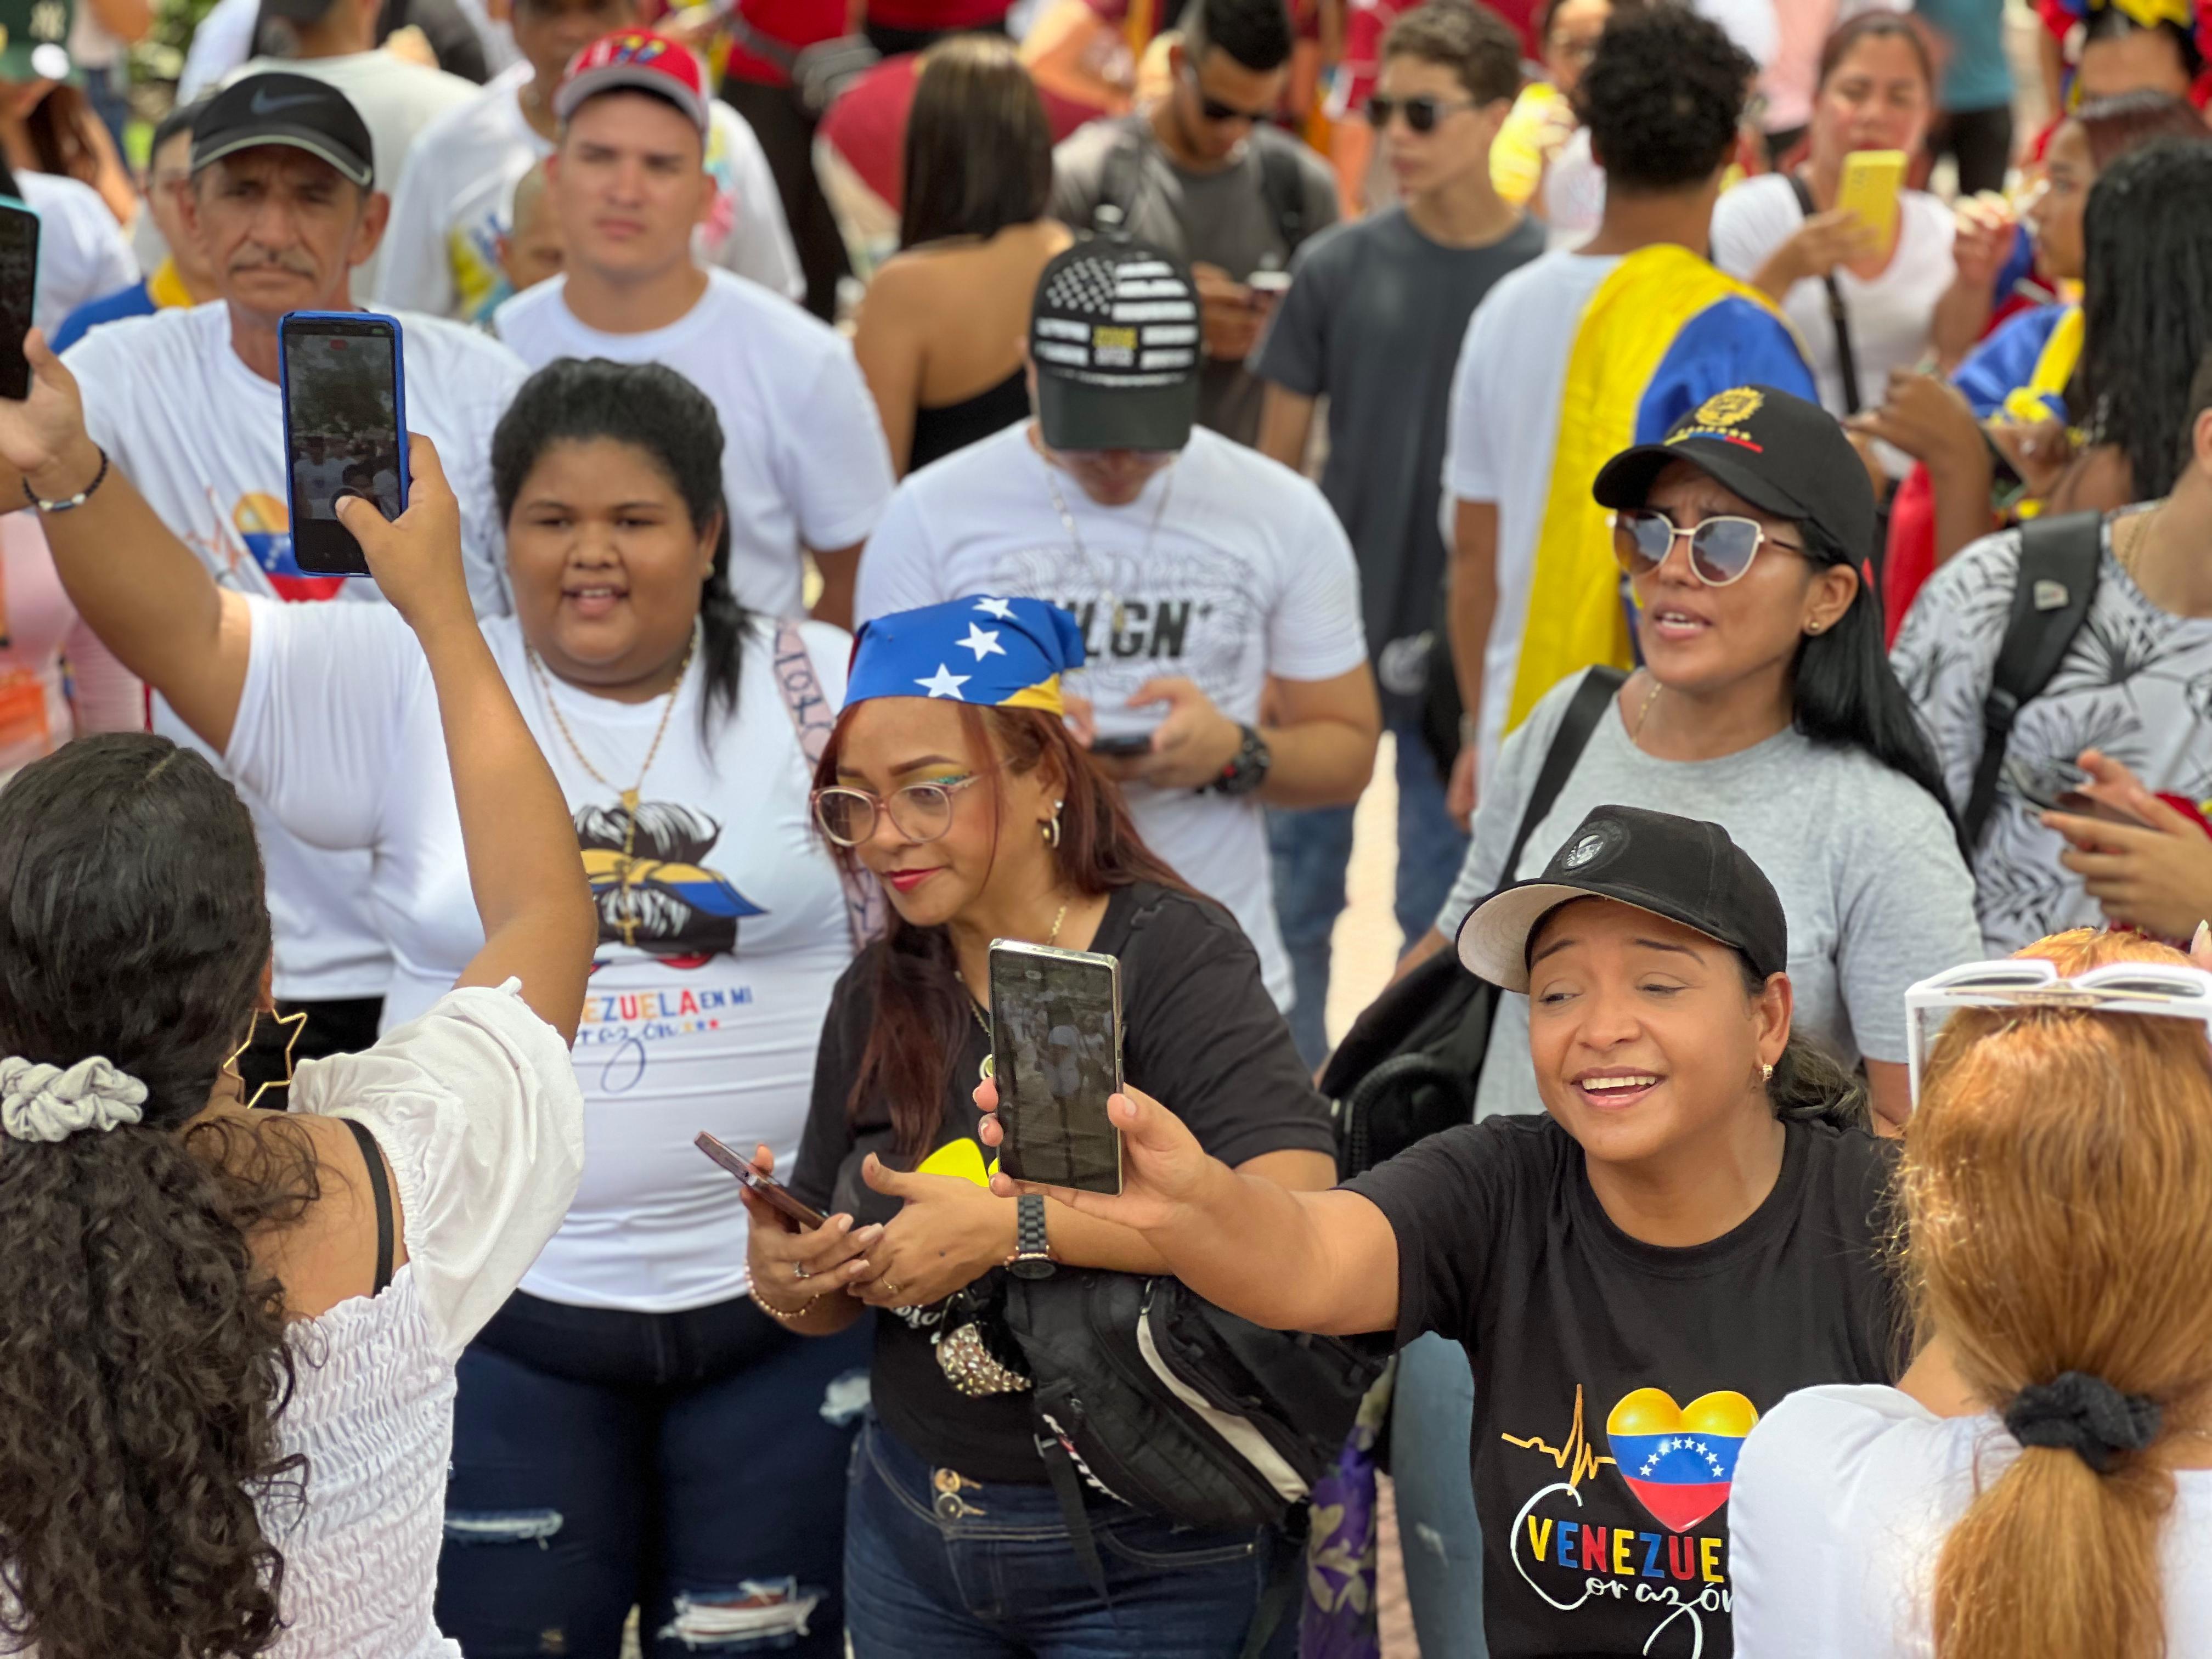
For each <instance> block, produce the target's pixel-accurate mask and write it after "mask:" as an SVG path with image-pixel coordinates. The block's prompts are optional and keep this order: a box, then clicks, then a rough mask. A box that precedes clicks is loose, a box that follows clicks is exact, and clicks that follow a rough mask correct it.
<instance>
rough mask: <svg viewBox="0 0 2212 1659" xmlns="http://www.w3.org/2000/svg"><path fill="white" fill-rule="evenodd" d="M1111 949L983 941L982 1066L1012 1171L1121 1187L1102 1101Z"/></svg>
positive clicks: (1116, 1133) (1117, 1072)
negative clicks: (988, 1055) (987, 1040)
mask: <svg viewBox="0 0 2212 1659" xmlns="http://www.w3.org/2000/svg"><path fill="white" fill-rule="evenodd" d="M1117 975H1118V969H1117V967H1116V964H1115V961H1114V959H1113V958H1112V957H1103V956H1093V955H1091V954H1089V953H1087V952H1080V951H1054V950H1049V949H1047V948H1045V947H1043V946H1040V945H1008V944H1006V943H1004V942H1000V943H997V944H994V945H992V946H991V1046H992V1054H993V1060H992V1071H993V1074H994V1076H995V1077H996V1078H997V1079H998V1084H999V1121H1000V1123H1001V1124H1002V1125H1003V1126H1004V1127H1005V1129H1006V1140H1005V1143H1004V1144H1003V1145H1002V1146H1000V1151H999V1166H1000V1169H1002V1170H1005V1171H1006V1174H1008V1175H1010V1176H1013V1177H1014V1178H1015V1179H1016V1180H1018V1181H1036V1182H1046V1183H1048V1184H1049V1185H1052V1186H1054V1187H1074V1188H1081V1189H1083V1190H1085V1191H1086V1192H1094V1193H1118V1192H1120V1191H1121V1131H1120V1130H1118V1129H1116V1128H1115V1127H1114V1124H1113V1121H1112V1120H1111V1119H1110V1118H1109V1117H1108V1116H1107V1115H1106V1103H1107V1101H1108V1100H1109V1098H1110V1097H1112V1096H1113V1094H1114V1092H1115V1091H1116V1090H1118V1089H1119V1088H1120V1087H1121V986H1120V983H1119V981H1118V977H1117Z"/></svg>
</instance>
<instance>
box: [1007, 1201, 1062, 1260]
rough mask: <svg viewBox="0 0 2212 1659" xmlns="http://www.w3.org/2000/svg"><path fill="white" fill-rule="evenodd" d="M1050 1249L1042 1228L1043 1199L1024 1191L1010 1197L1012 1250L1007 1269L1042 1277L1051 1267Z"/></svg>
mask: <svg viewBox="0 0 2212 1659" xmlns="http://www.w3.org/2000/svg"><path fill="white" fill-rule="evenodd" d="M1053 1266H1054V1263H1053V1260H1052V1251H1051V1246H1050V1243H1049V1241H1048V1239H1047V1238H1046V1237H1045V1230H1044V1200H1042V1198H1039V1197H1038V1196H1037V1195H1036V1194H1034V1193H1024V1194H1022V1195H1021V1196H1020V1197H1019V1198H1018V1199H1016V1200H1014V1254H1013V1258H1012V1260H1011V1261H1008V1262H1007V1263H1006V1267H1007V1269H1008V1271H1009V1272H1012V1273H1015V1274H1018V1276H1020V1277H1021V1278H1024V1279H1042V1278H1043V1277H1045V1275H1046V1274H1048V1273H1051V1272H1052V1270H1053Z"/></svg>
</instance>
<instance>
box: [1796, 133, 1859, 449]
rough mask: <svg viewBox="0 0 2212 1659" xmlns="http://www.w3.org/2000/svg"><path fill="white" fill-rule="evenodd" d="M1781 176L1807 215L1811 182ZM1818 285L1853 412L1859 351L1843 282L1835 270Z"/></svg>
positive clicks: (1846, 407)
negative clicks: (1854, 343) (1853, 343)
mask: <svg viewBox="0 0 2212 1659" xmlns="http://www.w3.org/2000/svg"><path fill="white" fill-rule="evenodd" d="M1783 177H1784V178H1785V179H1789V181H1790V191H1791V192H1792V193H1793V194H1795V195H1796V197H1797V205H1798V207H1799V209H1800V210H1802V211H1803V213H1804V215H1805V216H1806V217H1807V218H1808V219H1809V218H1811V217H1812V216H1813V215H1814V211H1815V209H1814V205H1813V191H1812V188H1811V186H1809V185H1807V184H1806V182H1805V181H1804V180H1803V179H1800V178H1799V177H1798V176H1797V175H1796V173H1784V174H1783ZM1820 285H1821V286H1822V287H1823V288H1825V289H1827V290H1828V321H1829V322H1830V323H1831V324H1832V325H1834V327H1835V331H1836V367H1837V368H1838V370H1840V371H1841V373H1842V374H1843V377H1844V414H1846V415H1856V414H1857V413H1858V412H1859V410H1860V408H1861V407H1862V405H1861V404H1860V403H1859V362H1858V354H1857V352H1856V351H1854V350H1852V349H1851V313H1850V309H1849V308H1848V307H1845V305H1844V288H1843V284H1842V283H1838V281H1837V280H1836V273H1835V272H1834V271H1830V272H1829V273H1828V274H1827V275H1826V276H1823V277H1822V278H1820Z"/></svg>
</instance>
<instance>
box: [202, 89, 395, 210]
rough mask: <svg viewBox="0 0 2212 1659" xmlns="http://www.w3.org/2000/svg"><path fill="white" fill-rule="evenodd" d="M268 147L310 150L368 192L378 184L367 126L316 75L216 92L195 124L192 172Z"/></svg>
mask: <svg viewBox="0 0 2212 1659" xmlns="http://www.w3.org/2000/svg"><path fill="white" fill-rule="evenodd" d="M267 144H276V145H280V146H282V147H283V148H285V149H302V150H305V151H307V154H308V155H312V156H314V157H315V158H316V159H317V160H318V161H327V162H328V163H329V164H330V165H331V167H335V168H336V169H337V172H338V173H339V175H340V176H341V177H342V178H343V179H346V180H347V181H348V182H349V183H351V184H355V185H359V186H360V187H361V188H362V189H363V190H368V189H371V188H373V187H374V185H375V182H376V152H375V147H374V144H373V143H371V141H370V139H369V136H368V123H367V122H365V121H363V120H362V118H361V112H360V111H359V110H357V109H356V108H355V107H354V106H353V100H350V99H349V98H348V97H347V96H346V95H345V94H343V93H342V92H340V91H339V90H338V89H337V88H336V87H334V86H331V84H330V83H329V82H326V81H318V80H316V79H315V78H314V77H313V76H307V75H289V74H285V73H283V72H272V73H270V74H267V75H249V76H246V78H245V79H244V80H242V81H237V82H233V83H232V84H231V85H229V86H228V87H225V88H223V89H222V91H221V92H219V93H217V94H216V95H215V96H214V97H213V98H211V99H210V100H208V101H207V103H206V105H205V106H204V107H203V108H202V109H201V111H200V112H199V114H198V116H197V118H195V119H194V120H193V122H192V171H193V172H194V173H197V172H198V171H199V170H200V169H201V168H202V167H206V166H207V165H208V164H209V163H210V162H211V161H220V160H221V159H222V157H224V156H226V155H236V154H237V153H238V152H239V151H240V150H244V149H259V148H260V147H262V146H264V145H267Z"/></svg>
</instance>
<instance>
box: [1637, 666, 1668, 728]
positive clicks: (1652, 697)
mask: <svg viewBox="0 0 2212 1659" xmlns="http://www.w3.org/2000/svg"><path fill="white" fill-rule="evenodd" d="M1644 672H1646V673H1650V670H1649V669H1646V670H1644ZM1666 689H1667V688H1666V687H1665V686H1663V685H1662V684H1660V683H1659V677H1658V676H1657V675H1656V674H1652V675H1651V690H1650V693H1649V695H1647V696H1645V697H1644V707H1643V708H1639V709H1638V710H1637V711H1636V724H1635V725H1634V726H1632V727H1631V728H1630V729H1629V733H1628V740H1629V741H1630V742H1631V743H1634V742H1636V741H1637V740H1638V738H1641V737H1642V736H1643V735H1644V721H1646V720H1650V718H1651V705H1652V704H1653V703H1655V702H1658V701H1659V694H1660V693H1661V692H1662V691H1664V690H1666Z"/></svg>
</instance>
